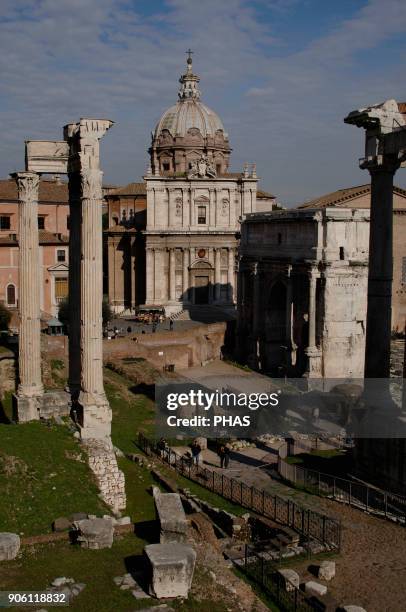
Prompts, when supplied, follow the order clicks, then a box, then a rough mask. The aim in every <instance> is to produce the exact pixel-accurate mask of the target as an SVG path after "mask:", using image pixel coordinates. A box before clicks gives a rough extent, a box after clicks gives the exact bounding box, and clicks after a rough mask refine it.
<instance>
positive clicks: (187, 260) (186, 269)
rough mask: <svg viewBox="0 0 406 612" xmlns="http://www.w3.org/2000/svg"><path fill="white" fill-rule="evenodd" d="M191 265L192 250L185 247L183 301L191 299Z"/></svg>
mask: <svg viewBox="0 0 406 612" xmlns="http://www.w3.org/2000/svg"><path fill="white" fill-rule="evenodd" d="M189 265H190V250H189V249H183V302H188V301H189V286H190V282H189Z"/></svg>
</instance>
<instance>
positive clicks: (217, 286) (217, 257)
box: [214, 249, 221, 302]
mask: <svg viewBox="0 0 406 612" xmlns="http://www.w3.org/2000/svg"><path fill="white" fill-rule="evenodd" d="M220 266H221V249H216V250H215V251H214V301H215V302H219V301H220V297H221V268H220Z"/></svg>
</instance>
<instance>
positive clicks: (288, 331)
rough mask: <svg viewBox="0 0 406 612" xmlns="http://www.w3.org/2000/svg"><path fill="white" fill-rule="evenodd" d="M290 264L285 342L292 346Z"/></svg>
mask: <svg viewBox="0 0 406 612" xmlns="http://www.w3.org/2000/svg"><path fill="white" fill-rule="evenodd" d="M292 308H293V302H292V266H288V271H287V277H286V344H287V347H288V350H289V349H290V348H291V346H292Z"/></svg>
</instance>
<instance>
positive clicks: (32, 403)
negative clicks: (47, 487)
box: [13, 172, 44, 422]
mask: <svg viewBox="0 0 406 612" xmlns="http://www.w3.org/2000/svg"><path fill="white" fill-rule="evenodd" d="M13 177H14V178H15V180H16V183H17V187H18V199H19V233H18V240H19V285H20V296H19V315H20V331H19V353H18V367H19V386H18V392H17V415H18V420H19V421H22V422H23V421H31V420H33V419H38V418H39V409H40V401H41V397H42V395H43V392H44V388H43V386H42V380H41V324H40V316H41V311H40V270H39V241H38V187H39V175H38V174H37V173H35V172H17V173H16V174H14V175H13Z"/></svg>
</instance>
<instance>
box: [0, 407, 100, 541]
mask: <svg viewBox="0 0 406 612" xmlns="http://www.w3.org/2000/svg"><path fill="white" fill-rule="evenodd" d="M5 404H6V402H3V408H5V409H6V413H8V408H7V406H5ZM0 490H1V495H0V531H12V532H16V533H20V534H24V535H35V534H40V533H47V532H50V531H51V523H52V521H53V520H54V519H55V518H57V517H58V516H69V515H70V514H72V513H73V512H89V513H96V514H102V513H105V512H106V510H107V508H106V506H105V505H104V503H103V502H102V501H101V500H100V498H99V496H98V489H97V487H96V484H95V482H94V480H93V476H92V474H91V472H90V469H89V467H88V465H87V461H86V457H85V455H84V453H83V451H82V449H81V447H80V445H79V443H78V441H77V440H76V439H75V438H74V437H73V435H72V432H71V431H70V430H69V429H68V427H67V426H57V425H47V424H46V423H43V422H40V421H36V422H32V423H24V424H21V425H10V424H0Z"/></svg>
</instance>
